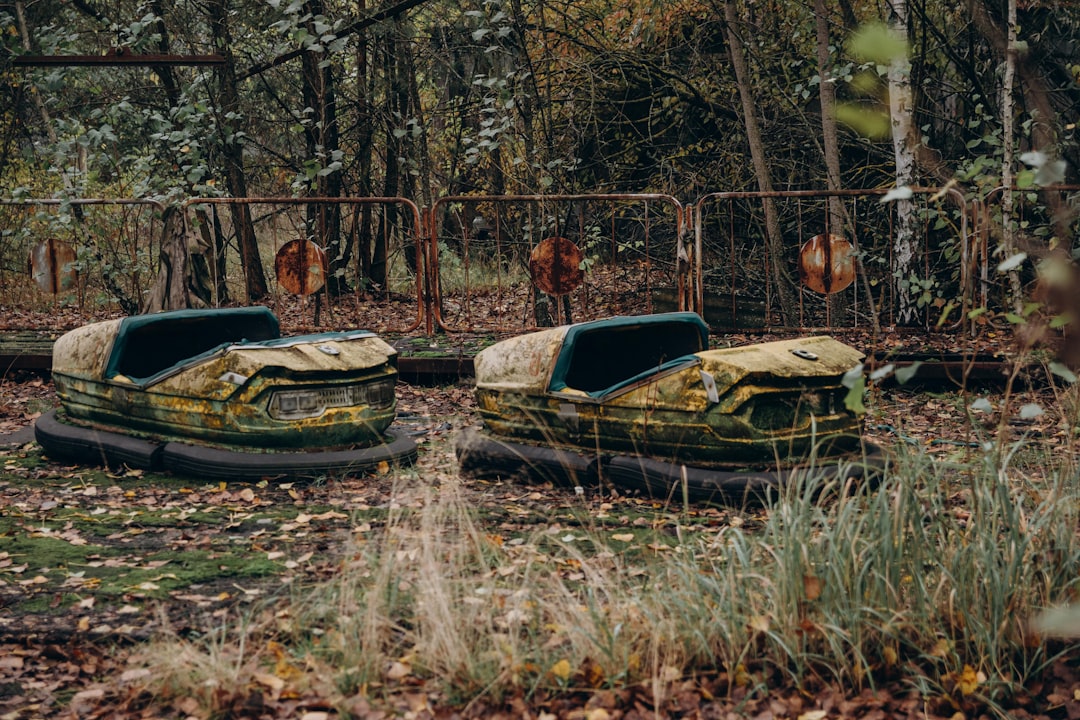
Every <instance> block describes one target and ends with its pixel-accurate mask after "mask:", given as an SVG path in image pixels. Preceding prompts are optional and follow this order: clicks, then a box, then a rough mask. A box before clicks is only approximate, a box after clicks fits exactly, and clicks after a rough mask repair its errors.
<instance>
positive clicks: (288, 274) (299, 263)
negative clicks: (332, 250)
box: [274, 239, 327, 295]
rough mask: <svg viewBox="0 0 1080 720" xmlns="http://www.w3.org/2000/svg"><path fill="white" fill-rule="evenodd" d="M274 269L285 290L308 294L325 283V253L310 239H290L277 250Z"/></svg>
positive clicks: (294, 293)
mask: <svg viewBox="0 0 1080 720" xmlns="http://www.w3.org/2000/svg"><path fill="white" fill-rule="evenodd" d="M274 271H275V272H276V273H277V279H278V282H279V283H281V287H283V288H284V289H285V292H288V293H292V294H293V295H310V294H311V293H313V292H316V291H318V290H319V289H320V288H322V286H323V285H324V284H326V273H327V265H326V253H325V252H323V249H322V248H321V247H319V246H318V245H316V244H315V243H313V242H311V241H310V240H301V239H296V240H290V241H289V242H287V243H285V244H284V245H282V246H281V249H280V250H278V251H277V255H276V256H275V257H274Z"/></svg>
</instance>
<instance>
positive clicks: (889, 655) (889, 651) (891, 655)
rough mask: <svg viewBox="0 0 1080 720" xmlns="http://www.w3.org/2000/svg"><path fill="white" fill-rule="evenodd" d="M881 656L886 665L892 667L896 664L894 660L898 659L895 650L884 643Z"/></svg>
mask: <svg viewBox="0 0 1080 720" xmlns="http://www.w3.org/2000/svg"><path fill="white" fill-rule="evenodd" d="M881 657H882V658H883V659H884V660H885V666H886V667H892V666H893V665H895V664H896V661H897V660H898V657H897V654H896V650H895V649H893V648H892V647H891V646H889V645H886V646H885V648H884V649H883V650H882V651H881Z"/></svg>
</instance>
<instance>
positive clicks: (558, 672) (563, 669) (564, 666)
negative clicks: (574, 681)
mask: <svg viewBox="0 0 1080 720" xmlns="http://www.w3.org/2000/svg"><path fill="white" fill-rule="evenodd" d="M550 672H551V674H552V675H554V676H555V677H556V678H558V679H559V680H562V681H564V682H565V681H566V680H569V679H570V673H571V672H572V668H571V667H570V661H569V660H566V659H563V660H560V661H559V662H557V663H555V664H554V665H552V666H551V671H550Z"/></svg>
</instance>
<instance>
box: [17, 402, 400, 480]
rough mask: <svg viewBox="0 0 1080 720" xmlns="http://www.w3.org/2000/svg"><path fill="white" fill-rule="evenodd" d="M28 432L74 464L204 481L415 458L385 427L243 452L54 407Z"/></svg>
mask: <svg viewBox="0 0 1080 720" xmlns="http://www.w3.org/2000/svg"><path fill="white" fill-rule="evenodd" d="M34 436H35V439H36V440H37V441H38V444H40V445H41V447H43V448H44V449H45V452H46V454H48V455H49V456H52V457H56V458H63V459H66V460H71V461H74V462H80V463H91V464H100V465H106V466H109V467H121V466H127V467H131V468H141V469H144V470H167V471H170V472H174V473H176V474H178V475H189V476H192V477H197V478H202V479H206V480H258V479H262V478H281V479H286V478H314V477H321V476H324V475H347V474H358V473H362V472H364V471H366V470H369V469H371V468H374V467H376V466H378V465H379V464H380V463H383V462H385V463H390V464H399V465H407V464H411V463H412V462H413V461H415V460H416V452H417V451H416V442H415V441H414V440H413V439H412V438H411V437H409V436H407V435H404V434H401V433H398V432H395V431H392V430H390V431H387V432H386V433H384V442H383V443H380V444H378V445H372V446H370V447H362V448H353V449H348V450H312V451H306V452H273V453H266V452H245V451H241V450H226V449H223V448H212V447H206V446H202V445H191V444H188V443H180V442H164V443H159V442H153V441H151V440H143V439H140V438H133V437H130V436H128V435H124V434H123V433H116V432H110V431H105V430H94V429H91V428H84V427H80V426H78V425H70V424H68V423H65V422H62V421H61V420H59V419H58V418H57V416H56V411H55V410H53V411H50V412H48V413H45V414H44V415H42V416H41V417H39V418H38V419H37V422H35V423H34Z"/></svg>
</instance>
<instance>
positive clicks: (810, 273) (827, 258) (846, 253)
mask: <svg viewBox="0 0 1080 720" xmlns="http://www.w3.org/2000/svg"><path fill="white" fill-rule="evenodd" d="M799 277H800V278H801V279H802V282H803V285H806V287H808V288H810V289H811V290H813V291H815V292H819V293H822V294H823V295H829V294H830V293H837V292H840V291H841V290H843V289H844V288H846V287H847V286H848V285H850V284H851V283H852V282H854V280H855V248H853V247H852V246H851V243H849V242H848V241H847V240H845V239H844V238H842V237H840V236H839V235H815V236H814V237H812V238H810V239H809V240H807V241H806V242H805V243H803V246H802V249H801V250H800V251H799Z"/></svg>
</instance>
